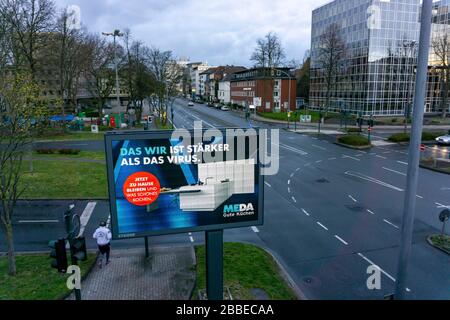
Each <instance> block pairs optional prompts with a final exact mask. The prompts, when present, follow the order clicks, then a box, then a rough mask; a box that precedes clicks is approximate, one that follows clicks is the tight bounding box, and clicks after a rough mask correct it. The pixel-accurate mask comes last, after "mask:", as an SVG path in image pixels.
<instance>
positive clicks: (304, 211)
mask: <svg viewBox="0 0 450 320" xmlns="http://www.w3.org/2000/svg"><path fill="white" fill-rule="evenodd" d="M302 211H303V213H304V214H306V215H307V216H308V217H309V216H310V214H309V212H308V211H306V210H305V209H303V208H302Z"/></svg>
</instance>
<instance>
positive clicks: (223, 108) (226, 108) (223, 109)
mask: <svg viewBox="0 0 450 320" xmlns="http://www.w3.org/2000/svg"><path fill="white" fill-rule="evenodd" d="M220 110H222V111H230V108H228V107H227V106H222V107H221V108H220Z"/></svg>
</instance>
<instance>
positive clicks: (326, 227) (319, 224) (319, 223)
mask: <svg viewBox="0 0 450 320" xmlns="http://www.w3.org/2000/svg"><path fill="white" fill-rule="evenodd" d="M316 223H317V224H318V225H319V226H321V227H322V228H324V229H325V230H327V231H328V228H327V227H325V226H324V225H323V224H321V223H320V222H319V221H317V222H316Z"/></svg>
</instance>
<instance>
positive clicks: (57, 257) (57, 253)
mask: <svg viewBox="0 0 450 320" xmlns="http://www.w3.org/2000/svg"><path fill="white" fill-rule="evenodd" d="M48 246H49V247H50V248H51V249H52V250H51V251H50V258H53V260H52V262H51V266H52V268H55V269H58V272H60V273H66V270H67V253H66V240H65V239H59V240H53V241H50V242H49V243H48Z"/></svg>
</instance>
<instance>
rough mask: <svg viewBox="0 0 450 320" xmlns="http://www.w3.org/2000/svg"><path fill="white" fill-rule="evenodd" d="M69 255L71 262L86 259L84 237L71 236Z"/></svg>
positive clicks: (74, 262)
mask: <svg viewBox="0 0 450 320" xmlns="http://www.w3.org/2000/svg"><path fill="white" fill-rule="evenodd" d="M70 255H71V256H72V263H73V264H76V263H77V262H78V261H86V260H87V251H86V239H85V238H84V237H78V238H73V239H72V241H71V242H70Z"/></svg>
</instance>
